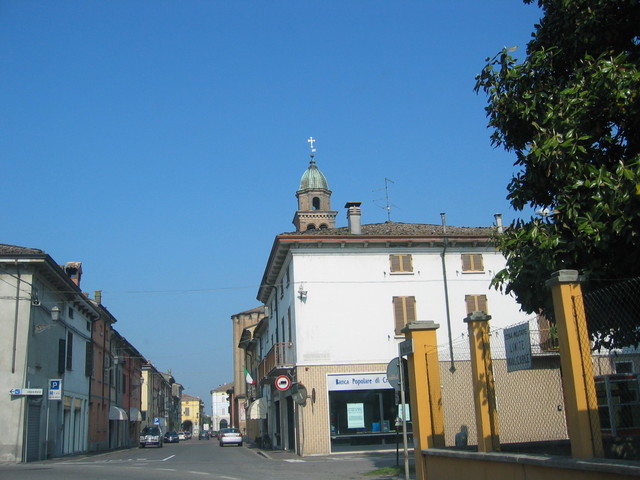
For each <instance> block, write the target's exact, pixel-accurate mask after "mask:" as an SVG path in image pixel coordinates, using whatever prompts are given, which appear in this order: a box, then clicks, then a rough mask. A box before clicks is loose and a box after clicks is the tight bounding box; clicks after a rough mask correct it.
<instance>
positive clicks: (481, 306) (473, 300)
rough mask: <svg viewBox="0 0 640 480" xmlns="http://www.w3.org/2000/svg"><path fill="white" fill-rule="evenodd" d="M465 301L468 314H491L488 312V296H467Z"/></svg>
mask: <svg viewBox="0 0 640 480" xmlns="http://www.w3.org/2000/svg"><path fill="white" fill-rule="evenodd" d="M464 301H465V302H466V304H467V314H469V313H473V312H484V313H489V312H488V311H487V296H486V295H465V296H464Z"/></svg>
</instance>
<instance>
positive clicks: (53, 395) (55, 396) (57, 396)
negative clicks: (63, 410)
mask: <svg viewBox="0 0 640 480" xmlns="http://www.w3.org/2000/svg"><path fill="white" fill-rule="evenodd" d="M49 400H62V379H61V378H56V379H52V380H49Z"/></svg>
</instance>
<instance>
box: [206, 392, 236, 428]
mask: <svg viewBox="0 0 640 480" xmlns="http://www.w3.org/2000/svg"><path fill="white" fill-rule="evenodd" d="M232 388H233V383H226V384H224V385H220V386H219V387H217V388H214V389H213V390H211V429H212V430H220V429H223V428H227V427H229V426H231V415H230V413H231V412H230V406H231V403H229V394H228V393H227V390H230V389H232Z"/></svg>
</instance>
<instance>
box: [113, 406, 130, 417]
mask: <svg viewBox="0 0 640 480" xmlns="http://www.w3.org/2000/svg"><path fill="white" fill-rule="evenodd" d="M109 420H129V417H128V416H127V412H125V411H124V409H122V408H120V407H116V406H115V405H111V407H109Z"/></svg>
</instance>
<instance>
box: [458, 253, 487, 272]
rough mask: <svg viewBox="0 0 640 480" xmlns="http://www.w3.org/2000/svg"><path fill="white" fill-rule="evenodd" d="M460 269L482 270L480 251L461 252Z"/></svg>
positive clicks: (469, 270)
mask: <svg viewBox="0 0 640 480" xmlns="http://www.w3.org/2000/svg"><path fill="white" fill-rule="evenodd" d="M462 271H463V272H482V271H484V265H483V262H482V254H480V253H463V254H462Z"/></svg>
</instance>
